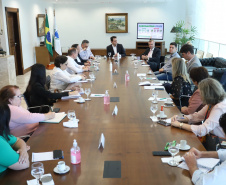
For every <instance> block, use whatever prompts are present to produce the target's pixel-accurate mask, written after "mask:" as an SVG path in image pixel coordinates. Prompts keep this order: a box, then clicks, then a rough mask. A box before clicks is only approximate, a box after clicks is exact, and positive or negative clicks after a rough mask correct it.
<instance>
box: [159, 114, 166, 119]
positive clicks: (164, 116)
mask: <svg viewBox="0 0 226 185" xmlns="http://www.w3.org/2000/svg"><path fill="white" fill-rule="evenodd" d="M157 117H158V118H160V115H159V114H158V115H157ZM161 118H167V115H166V114H164V115H163V116H162V117H161Z"/></svg>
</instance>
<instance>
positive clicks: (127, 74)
mask: <svg viewBox="0 0 226 185" xmlns="http://www.w3.org/2000/svg"><path fill="white" fill-rule="evenodd" d="M125 80H126V82H128V81H129V72H128V70H127V71H126V74H125Z"/></svg>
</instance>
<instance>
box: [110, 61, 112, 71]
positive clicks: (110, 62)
mask: <svg viewBox="0 0 226 185" xmlns="http://www.w3.org/2000/svg"><path fill="white" fill-rule="evenodd" d="M110 71H112V63H111V62H110Z"/></svg>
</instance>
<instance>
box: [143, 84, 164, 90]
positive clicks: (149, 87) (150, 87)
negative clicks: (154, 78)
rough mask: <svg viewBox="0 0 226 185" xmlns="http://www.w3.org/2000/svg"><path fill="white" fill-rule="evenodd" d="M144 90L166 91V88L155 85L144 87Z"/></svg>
mask: <svg viewBox="0 0 226 185" xmlns="http://www.w3.org/2000/svg"><path fill="white" fill-rule="evenodd" d="M144 89H152V90H153V89H156V90H158V89H161V90H162V89H163V90H164V89H165V88H164V86H154V85H153V86H144Z"/></svg>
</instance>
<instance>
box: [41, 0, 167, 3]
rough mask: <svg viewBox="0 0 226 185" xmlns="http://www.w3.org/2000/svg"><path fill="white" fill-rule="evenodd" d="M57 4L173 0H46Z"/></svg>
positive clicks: (161, 1)
mask: <svg viewBox="0 0 226 185" xmlns="http://www.w3.org/2000/svg"><path fill="white" fill-rule="evenodd" d="M44 1H47V2H52V3H56V4H60V3H61V4H68V3H72V4H91V3H93V4H97V3H102V4H114V3H163V2H168V1H171V0H44Z"/></svg>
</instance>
